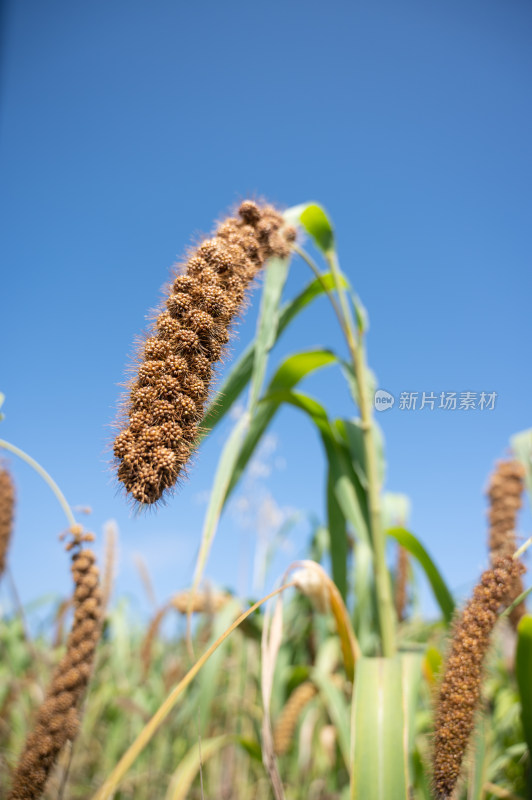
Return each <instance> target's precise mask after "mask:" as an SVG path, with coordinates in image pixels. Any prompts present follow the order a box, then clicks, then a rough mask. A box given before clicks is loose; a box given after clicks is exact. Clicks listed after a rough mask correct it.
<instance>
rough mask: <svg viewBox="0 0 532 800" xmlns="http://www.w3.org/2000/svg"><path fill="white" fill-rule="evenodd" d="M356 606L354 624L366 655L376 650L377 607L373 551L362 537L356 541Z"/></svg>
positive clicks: (361, 647)
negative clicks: (375, 601)
mask: <svg viewBox="0 0 532 800" xmlns="http://www.w3.org/2000/svg"><path fill="white" fill-rule="evenodd" d="M354 581H355V608H354V614H353V626H354V628H355V633H356V636H357V639H358V641H359V643H360V649H361V650H362V652H363V653H364V655H370V654H372V653H375V652H376V645H377V642H378V636H377V633H376V625H377V619H376V609H375V603H374V597H375V594H374V581H373V551H372V549H371V546H370V544H369V542H367V541H365V540H364V539H362V538H359V539H357V541H356V542H355V570H354Z"/></svg>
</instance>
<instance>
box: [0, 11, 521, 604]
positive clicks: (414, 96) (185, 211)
mask: <svg viewBox="0 0 532 800" xmlns="http://www.w3.org/2000/svg"><path fill="white" fill-rule="evenodd" d="M4 24H5V32H4V43H5V44H4V50H5V52H4V59H3V70H4V76H3V82H2V90H3V97H2V110H1V129H0V137H1V138H0V148H1V149H0V159H1V170H2V186H1V189H0V192H1V198H0V203H1V218H2V221H3V225H2V232H1V241H0V247H1V253H0V257H1V263H2V298H3V302H2V314H1V326H2V330H1V336H2V339H1V341H2V348H1V356H0V366H1V369H0V389H1V390H2V391H3V392H4V393H5V394H6V397H7V400H6V403H5V406H4V411H5V413H6V419H5V421H4V422H2V423H1V428H0V436H1V437H2V438H6V439H8V440H10V441H12V442H14V443H15V444H17V445H18V446H20V447H22V448H23V449H25V450H27V451H28V452H30V453H31V454H32V455H33V456H34V457H35V458H36V459H38V460H39V461H40V462H41V463H42V464H43V465H44V466H45V467H46V468H47V469H48V470H49V471H50V472H51V474H52V475H53V476H54V477H55V479H56V480H57V481H58V483H59V484H60V486H61V487H62V489H63V491H64V492H65V494H66V496H67V497H68V499H69V501H70V502H71V503H72V504H73V505H76V504H80V505H89V506H91V507H92V509H93V512H92V515H91V517H90V518H89V520H88V525H89V527H90V528H92V529H93V530H95V531H96V533H97V534H98V536H99V539H100V540H101V531H102V525H103V523H104V521H105V520H107V519H109V518H113V519H115V520H116V521H117V523H118V526H119V529H120V537H121V545H120V547H121V559H120V569H119V575H118V584H117V592H118V593H128V594H130V596H131V597H132V598H133V601H134V603H135V604H137V605H138V607H139V608H142V607H143V604H145V600H144V598H143V596H142V588H141V584H140V580H139V578H138V575H137V572H136V569H135V566H134V561H133V554H134V553H141V554H142V555H143V557H144V559H145V560H146V562H147V564H148V567H149V569H150V571H151V572H152V575H153V579H154V581H155V582H156V583H157V593H158V597H159V600H160V601H162V600H164V599H165V598H166V597H167V596H168V595H169V594H170V593H172V592H173V591H175V590H177V589H180V588H182V587H184V586H186V585H187V584H188V583H189V581H190V576H191V573H192V569H193V565H194V562H195V554H196V552H197V547H198V543H199V537H200V531H201V525H202V518H203V514H204V511H205V502H204V501H205V496H206V494H207V493H208V491H209V487H210V485H211V483H212V480H213V475H214V470H215V465H216V460H217V456H218V454H219V451H220V447H221V446H222V444H223V442H224V439H225V437H226V435H227V433H228V430H229V428H228V426H227V425H226V426H223V427H221V428H220V430H216V431H215V433H214V435H213V437H212V440H211V441H208V442H207V443H206V445H205V447H203V448H202V450H201V452H200V453H199V455H198V456H197V458H196V459H195V464H194V468H193V470H191V476H190V480H189V481H188V483H187V484H186V485H184V487H183V488H182V490H181V491H180V492H179V494H178V495H176V496H175V497H174V498H173V499H172V500H171V501H170V502H169V504H168V505H167V506H166V507H164V508H161V509H159V510H158V512H157V513H156V514H153V513H152V514H147V515H144V516H141V517H134V516H133V515H132V514H131V513H130V509H129V507H128V505H127V504H126V503H125V502H124V499H123V498H122V497H121V496H120V495H119V494H117V493H116V487H115V485H114V483H113V480H112V475H111V473H110V472H109V470H108V467H107V461H108V458H109V453H108V449H107V448H108V444H109V442H110V440H111V438H112V430H111V428H110V423H111V422H112V419H113V417H114V408H115V405H116V402H117V399H118V397H119V387H118V383H119V382H120V381H121V380H123V377H124V368H125V365H126V363H127V356H128V354H129V353H131V349H132V342H133V339H134V337H135V335H136V334H138V333H140V332H141V331H142V330H143V328H144V326H145V324H146V323H145V315H146V313H147V312H148V310H149V309H150V308H151V307H153V306H154V305H155V304H156V303H157V302H158V299H159V290H160V287H161V285H162V284H163V283H164V282H165V280H166V279H167V277H168V274H169V268H170V267H171V265H172V263H173V262H174V261H175V260H176V258H177V257H179V256H180V254H181V253H182V252H183V251H184V249H185V248H186V246H187V245H188V244H189V243H190V242H191V241H193V240H194V237H197V235H198V234H200V233H202V232H209V231H210V230H211V228H212V224H213V220H215V219H216V218H219V217H220V216H221V215H222V214H223V213H224V212H225V211H226V210H227V209H228V208H230V207H231V206H232V204H233V203H234V202H235V201H237V200H238V199H240V198H243V197H246V196H248V195H250V194H255V195H257V194H258V195H261V196H264V197H267V198H268V199H269V200H271V201H273V202H275V203H278V204H279V205H281V206H283V207H288V206H291V205H295V204H298V203H302V202H306V201H310V200H314V201H317V202H319V203H321V204H322V205H324V206H325V207H326V208H327V210H328V211H329V213H330V215H331V217H332V219H333V221H334V224H335V228H336V234H337V240H338V247H339V256H340V261H341V264H342V267H343V269H344V270H345V272H346V273H347V274H348V276H349V278H350V280H351V281H352V283H353V285H354V287H355V289H356V291H357V292H358V293H359V294H360V296H361V298H362V299H363V301H364V303H365V305H366V307H367V308H368V311H369V315H370V322H371V327H370V332H369V336H368V351H369V361H370V364H371V366H372V367H373V368H374V370H375V371H376V373H377V375H378V378H379V385H380V386H382V387H384V388H385V389H387V390H389V391H390V392H392V393H393V394H394V395H396V397H397V398H398V397H399V395H400V393H401V392H402V391H413V392H416V391H417V392H420V393H421V392H423V391H427V392H429V391H430V392H435V393H437V394H439V393H440V392H441V391H456V392H462V391H472V392H477V393H479V392H481V391H489V392H493V391H494V392H497V395H498V397H497V402H496V407H495V409H494V410H492V411H488V410H484V411H483V412H480V411H471V412H465V411H464V412H462V411H458V410H457V411H454V412H451V411H448V412H444V411H440V412H438V411H436V410H434V411H428V410H426V409H424V410H423V411H419V410H417V411H407V410H401V409H399V408H398V402H397V403H396V405H395V406H394V408H393V409H391V410H390V411H388V412H386V414H382V415H380V417H379V421H380V423H381V425H382V427H383V430H384V434H385V437H386V444H387V459H388V472H387V483H386V488H387V489H389V490H391V491H397V492H405V493H406V494H408V495H409V496H410V498H411V502H412V518H411V527H412V529H413V530H414V531H415V532H416V533H417V534H418V535H419V536H420V537H421V538H422V540H423V541H424V542H425V543H426V545H427V546H428V548H429V549H430V551H431V552H432V554H433V555H434V556H435V558H436V560H437V561H438V563H439V564H440V566H441V568H442V570H443V572H444V574H445V576H446V578H447V579H448V581H449V583H450V585H451V586H452V587H454V588H455V589H457V590H459V591H463V590H464V588H467V587H468V586H470V585H471V583H472V582H473V581H474V579H475V578H476V575H477V574H478V571H479V570H480V569H481V568H482V566H483V565H484V563H485V560H486V555H485V536H486V522H485V500H484V497H483V489H484V487H485V484H486V481H487V477H488V475H489V472H490V470H491V468H492V465H493V463H494V461H495V459H497V458H499V457H502V456H504V455H505V453H506V448H507V443H508V440H509V437H510V436H511V435H512V434H513V433H515V432H517V431H520V430H522V429H524V428H528V427H531V426H532V410H531V403H530V398H531V396H532V379H531V377H530V369H529V363H530V354H529V335H528V334H527V330H528V324H529V316H530V299H531V294H530V291H531V270H530V262H531V255H532V247H531V236H530V219H531V211H532V208H531V205H532V203H531V199H532V198H531V186H532V180H531V178H532V151H531V148H530V141H532V111H531V102H530V82H531V78H532V51H531V49H530V41H531V34H532V8H531V6H530V4H529V3H527V2H518V1H517V0H515V1H512V2H509V3H502V2H500V0H497V1H496V2H495V0H482V2H480V0H478V1H477V0H471V1H470V2H466V3H464V2H462V1H461V2H458V0H447V1H446V2H431V3H427V2H421V1H420V0H419V1H418V0H401V2H396V0H393V1H392V0H382V1H381V2H376V3H348V2H336V1H334V0H333V2H330V3H327V4H326V5H324V4H322V3H320V4H318V3H315V2H306V3H300V2H293V3H289V4H286V3H281V2H278V1H277V0H273V2H270V3H269V4H263V3H261V4H257V3H254V4H251V3H243V2H228V3H224V4H220V3H214V2H203V3H196V4H192V3H176V2H169V1H166V0H154V2H150V3H146V2H138V1H137V0H128V2H125V0H116V1H115V2H113V3H104V2H101V0H96V2H93V3H90V4H84V3H79V2H66V0H50V2H47V3H40V2H37V0H18V2H8V3H7V4H6V13H5V19H4ZM308 279H309V275H308V274H307V272H306V269H305V267H304V266H303V265H302V263H301V262H298V261H296V262H294V264H293V266H292V269H291V274H290V278H289V282H288V285H287V297H288V296H290V295H293V294H295V293H296V292H297V291H298V290H299V289H300V288H301V287H302V286H303V285H304V284H305V283H306V282H307V281H308ZM257 300H258V293H257V292H256V293H255V295H254V302H253V303H252V304H251V307H250V308H249V310H248V313H247V314H246V317H245V319H244V320H243V321H242V323H241V324H240V326H239V334H238V338H237V339H235V341H234V342H233V345H232V350H231V353H232V356H233V357H234V356H235V355H237V354H238V353H239V352H240V350H241V349H242V348H243V347H244V346H245V344H246V343H247V342H248V341H249V340H250V339H251V337H252V336H253V330H254V325H255V321H256V313H257V305H258V303H257ZM320 345H323V346H329V347H334V348H336V349H339V350H340V351H342V347H343V346H342V343H341V340H340V337H339V333H338V330H337V327H336V324H335V319H334V317H333V315H332V314H331V312H330V310H329V308H328V307H327V305H326V303H325V302H324V301H321V302H319V303H317V304H316V306H315V307H314V309H313V310H309V311H307V312H306V314H304V315H302V316H301V317H300V318H299V319H298V321H297V323H296V324H295V325H294V326H293V328H292V329H291V330H289V331H288V332H287V333H286V335H285V337H284V338H283V340H282V341H281V342H280V343H279V345H278V347H277V348H276V350H275V351H274V354H273V358H272V366H273V365H275V363H276V362H277V361H278V360H279V359H280V358H282V357H283V356H285V355H287V354H289V353H292V352H295V351H297V350H298V349H302V348H310V347H314V346H320ZM228 366H229V359H228V360H227V361H226V364H225V367H224V368H225V369H227V368H228ZM302 388H304V389H305V390H306V391H308V392H309V393H310V394H313V395H314V396H316V397H317V398H319V399H320V400H321V401H322V402H324V403H325V404H326V405H327V407H328V408H329V409H330V412H331V414H338V415H343V416H350V415H352V414H353V409H352V407H351V405H350V400H349V395H348V393H347V391H346V389H345V386H344V384H343V382H342V379H341V377H340V376H339V375H338V374H336V372H335V371H334V370H328V371H327V372H323V373H320V374H319V375H316V376H315V377H313V378H312V379H310V380H309V381H308V382H307V383H306V384H305V385H304V387H302ZM12 468H13V472H14V474H15V477H16V481H17V486H18V495H19V506H18V512H17V527H16V535H15V539H14V542H13V548H12V571H13V574H14V577H15V581H16V583H17V586H18V589H19V592H20V595H21V597H22V600H23V601H24V602H28V601H30V600H34V599H36V598H38V597H40V596H42V595H44V594H47V593H51V594H61V593H66V592H67V591H68V590H69V585H70V583H69V578H68V572H67V568H66V567H67V563H68V562H67V558H66V556H65V555H64V554H63V553H62V551H61V549H60V545H59V544H58V542H57V534H58V532H59V531H60V530H61V529H62V528H63V526H64V521H63V518H62V516H61V511H60V509H59V508H58V507H57V506H56V504H55V501H54V499H53V497H52V496H51V495H50V494H49V492H48V490H47V489H46V488H45V487H44V486H42V485H41V483H40V480H39V479H38V478H37V477H36V476H34V475H33V474H32V473H31V471H30V470H29V469H28V468H27V467H26V466H25V465H22V464H19V463H15V462H14V461H13V462H12ZM323 486H324V463H323V457H322V453H321V449H320V444H319V442H318V440H317V437H316V435H315V434H314V432H313V431H312V430H311V429H310V427H309V426H308V424H307V422H306V420H305V419H303V418H302V417H301V416H300V415H298V412H297V411H295V410H285V411H283V412H282V413H281V415H280V416H279V418H278V419H277V420H276V422H275V424H274V426H273V427H272V429H271V437H270V439H269V440H268V442H267V446H266V448H265V450H264V451H263V452H262V454H261V457H260V459H259V460H258V461H257V462H256V464H255V467H254V469H253V472H252V474H251V475H249V476H248V477H247V478H246V485H245V487H244V491H243V492H242V493H240V495H239V497H240V499H239V501H238V502H237V503H235V504H234V508H233V510H232V511H231V512H230V513H228V514H227V515H226V516H225V517H224V519H223V521H222V524H221V526H220V530H219V533H218V537H217V539H216V542H215V545H214V549H213V553H212V557H211V559H210V562H209V565H208V569H207V574H208V575H209V577H210V578H211V579H212V580H213V581H214V582H215V583H219V584H225V585H230V586H234V587H236V588H237V589H241V590H243V589H246V588H247V587H249V583H250V580H251V572H252V566H251V564H252V559H253V550H254V546H255V541H256V528H257V525H264V524H265V523H264V520H265V519H266V520H268V519H269V520H270V521H271V522H272V524H276V523H277V522H279V520H281V519H283V518H284V517H286V515H287V514H290V513H291V510H293V509H299V510H301V511H303V512H312V513H314V514H315V515H316V516H318V517H322V518H323V515H324V494H323ZM250 498H251V499H252V502H251V507H249V508H248V507H246V508H244V506H245V505H246V500H247V501H249V499H250ZM248 505H249V503H248ZM257 513H259V517H260V520H259V522H257V519H256V515H257ZM253 515H255V516H253ZM530 527H531V524H530V517H529V514H528V513H526V514H523V516H522V517H521V520H520V531H521V532H522V533H523V535H524V534H525V533H528V534H530ZM266 528H267V525H266ZM307 534H308V527H306V526H305V525H304V524H303V523H301V524H300V525H299V526H298V528H297V529H296V530H294V531H293V533H292V534H291V536H290V538H289V541H288V542H287V543H286V546H285V547H284V548H282V549H281V550H279V552H278V553H277V556H276V558H275V561H274V566H273V568H272V571H271V573H270V574H269V577H268V578H267V580H266V583H267V585H271V583H272V582H273V580H274V578H275V577H276V575H277V574H278V572H279V571H282V570H283V569H284V567H285V566H286V564H287V563H288V562H289V561H290V560H291V559H292V558H294V557H299V556H303V555H304V554H305V542H306V537H307ZM4 593H5V588H4ZM425 594H426V593H425ZM427 602H428V601H427ZM428 607H430V603H428Z"/></svg>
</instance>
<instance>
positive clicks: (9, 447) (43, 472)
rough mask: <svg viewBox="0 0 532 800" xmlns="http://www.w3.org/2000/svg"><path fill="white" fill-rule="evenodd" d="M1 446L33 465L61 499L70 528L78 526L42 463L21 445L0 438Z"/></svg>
mask: <svg viewBox="0 0 532 800" xmlns="http://www.w3.org/2000/svg"><path fill="white" fill-rule="evenodd" d="M0 447H3V448H4V450H9V451H10V452H11V453H14V454H15V455H16V456H18V457H19V458H21V459H22V460H23V461H25V462H26V464H29V465H30V467H33V469H34V470H35V472H37V473H38V474H39V475H40V476H41V478H42V479H43V480H44V481H46V483H47V484H48V486H49V487H50V489H51V490H52V492H53V493H54V494H55V496H56V498H57V500H58V501H59V505H60V506H61V508H62V509H63V511H64V513H65V516H66V518H67V520H68V525H69V527H70V528H72V527H76V520H75V519H74V514H73V513H72V509H71V508H70V506H69V505H68V503H67V501H66V498H65V495H64V494H63V492H62V491H61V489H60V488H59V486H58V485H57V483H56V482H55V481H54V479H53V478H52V477H51V476H50V475H49V474H48V473H47V472H46V470H45V469H44V468H43V467H41V465H40V464H39V463H38V462H37V461H35V459H34V458H32V457H31V456H29V455H28V454H27V453H25V452H24V450H21V449H20V448H19V447H15V445H14V444H10V443H9V442H6V441H5V440H4V439H0Z"/></svg>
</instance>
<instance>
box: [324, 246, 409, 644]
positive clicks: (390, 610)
mask: <svg viewBox="0 0 532 800" xmlns="http://www.w3.org/2000/svg"><path fill="white" fill-rule="evenodd" d="M326 258H327V263H328V264H329V267H330V270H331V273H332V275H333V278H334V282H335V284H336V291H337V292H338V296H339V298H340V305H341V308H342V314H343V319H344V330H345V333H346V339H347V345H348V347H349V352H350V354H351V360H352V362H353V370H354V373H355V380H356V383H357V386H358V395H359V397H358V402H359V410H360V427H361V429H362V436H363V440H364V453H365V457H366V476H367V480H368V501H369V517H370V519H369V522H370V531H371V541H372V544H373V554H374V556H375V561H374V563H375V586H376V590H377V608H378V614H379V627H380V632H381V640H382V652H383V655H384V656H385V657H391V656H393V655H394V653H395V608H394V604H393V598H392V587H391V582H390V573H389V572H388V566H387V564H386V539H385V533H384V530H383V528H382V516H381V503H380V490H381V487H380V483H379V477H378V470H377V452H376V447H375V439H374V436H373V425H372V409H371V403H370V400H369V391H368V385H367V374H368V371H367V368H366V358H365V352H364V343H363V339H362V333H360V335H359V337H358V341H357V338H356V336H355V325H354V321H353V316H352V314H351V309H350V307H349V303H348V300H347V297H346V294H345V292H344V290H343V288H342V281H341V272H340V266H339V264H338V259H337V257H336V253H334V252H331V253H329V254H327V256H326Z"/></svg>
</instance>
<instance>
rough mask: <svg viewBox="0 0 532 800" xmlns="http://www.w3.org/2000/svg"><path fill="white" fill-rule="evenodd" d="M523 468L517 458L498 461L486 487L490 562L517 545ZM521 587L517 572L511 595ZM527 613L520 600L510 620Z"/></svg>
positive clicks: (508, 553) (513, 621)
mask: <svg viewBox="0 0 532 800" xmlns="http://www.w3.org/2000/svg"><path fill="white" fill-rule="evenodd" d="M524 478H525V468H524V467H523V465H522V464H521V463H520V462H519V461H499V462H498V463H497V466H496V469H495V471H494V472H493V474H492V476H491V479H490V483H489V487H488V498H489V501H490V510H489V514H488V518H489V525H490V529H489V550H490V554H491V560H492V562H493V561H494V560H495V559H497V558H499V557H502V556H511V555H512V553H514V552H515V550H516V549H517V546H518V545H517V542H516V536H515V528H516V519H517V512H518V511H519V509H520V508H521V505H522V494H523V486H524ZM522 591H523V582H522V580H521V577H520V575H517V576H516V578H515V581H514V583H513V585H512V591H511V594H510V597H511V599H512V600H515V598H516V597H519V595H520V594H521V593H522ZM525 613H526V606H525V604H524V603H519V605H518V606H516V607H515V608H514V609H512V611H511V612H510V621H511V623H512V625H513V626H514V628H517V625H518V624H519V621H520V619H521V617H522V616H523V615H524V614H525Z"/></svg>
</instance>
